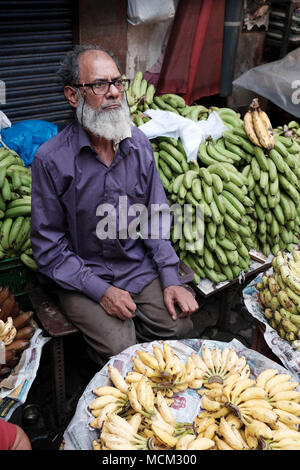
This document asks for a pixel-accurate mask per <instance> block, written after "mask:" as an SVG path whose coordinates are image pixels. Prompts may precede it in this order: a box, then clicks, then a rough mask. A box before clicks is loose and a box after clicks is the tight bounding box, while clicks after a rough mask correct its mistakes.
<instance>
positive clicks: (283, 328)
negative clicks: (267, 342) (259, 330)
mask: <svg viewBox="0 0 300 470" xmlns="http://www.w3.org/2000/svg"><path fill="white" fill-rule="evenodd" d="M291 255H292V256H291V258H289V257H288V256H287V255H286V254H285V253H282V252H281V251H280V252H279V253H278V255H277V256H275V257H274V258H273V260H272V267H273V273H272V275H270V276H267V275H265V274H264V275H263V276H262V282H261V283H258V284H257V289H258V290H259V296H260V300H261V302H262V304H263V306H264V315H265V317H266V318H267V320H268V321H269V323H270V325H271V326H272V328H274V329H276V330H277V331H278V333H279V335H280V336H281V337H282V338H283V339H286V340H287V341H289V342H290V343H293V342H294V341H296V340H299V339H300V252H299V251H297V250H296V249H292V253H291Z"/></svg>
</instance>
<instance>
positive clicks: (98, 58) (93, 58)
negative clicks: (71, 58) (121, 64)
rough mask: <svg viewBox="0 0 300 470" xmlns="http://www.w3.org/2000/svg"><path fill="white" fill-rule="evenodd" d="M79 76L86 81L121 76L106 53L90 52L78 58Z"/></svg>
mask: <svg viewBox="0 0 300 470" xmlns="http://www.w3.org/2000/svg"><path fill="white" fill-rule="evenodd" d="M78 66H79V76H80V78H81V79H84V81H86V82H87V81H88V80H94V79H96V78H105V77H107V76H108V77H110V76H111V75H114V76H117V75H119V70H118V67H117V65H116V63H115V62H114V60H113V59H112V58H111V57H110V56H109V55H108V54H107V53H106V52H104V51H98V50H94V49H92V50H89V51H85V52H83V53H82V54H80V56H79V58H78Z"/></svg>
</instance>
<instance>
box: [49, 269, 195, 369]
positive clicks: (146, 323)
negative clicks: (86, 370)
mask: <svg viewBox="0 0 300 470" xmlns="http://www.w3.org/2000/svg"><path fill="white" fill-rule="evenodd" d="M54 293H55V294H56V295H57V297H58V299H59V302H60V305H61V308H62V310H63V312H64V314H65V315H66V316H67V317H68V318H69V319H70V321H71V322H72V323H73V324H74V325H75V326H77V328H78V329H79V330H80V331H81V332H82V334H83V336H84V339H85V341H86V342H87V344H88V346H89V348H88V349H89V354H90V356H91V357H92V359H93V360H94V361H95V362H97V363H98V364H99V365H101V366H103V365H104V364H105V363H106V362H107V361H108V360H109V358H110V357H111V356H114V355H116V354H119V353H120V352H121V351H123V350H124V349H126V348H128V347H129V346H132V345H134V344H136V343H141V342H148V341H154V340H158V339H179V338H187V337H191V336H190V335H191V334H192V330H193V323H192V320H191V318H190V317H188V318H178V319H177V320H173V319H172V318H171V316H170V314H169V312H168V310H167V308H166V306H165V304H164V300H163V292H162V289H161V284H160V281H159V279H158V278H157V279H155V280H154V281H152V282H151V283H150V284H148V285H147V286H146V287H145V288H144V289H143V290H142V291H141V292H140V293H139V294H133V293H131V296H132V299H133V300H134V302H135V304H136V306H137V309H136V312H135V316H134V317H133V318H132V319H128V320H125V321H123V320H120V319H119V318H116V317H112V316H110V315H108V314H107V313H106V311H105V310H104V309H103V308H102V307H101V305H100V304H98V303H97V302H95V301H93V300H91V299H90V298H89V297H87V296H85V295H83V294H80V293H77V292H73V291H69V290H65V289H62V288H60V287H56V288H55V289H54Z"/></svg>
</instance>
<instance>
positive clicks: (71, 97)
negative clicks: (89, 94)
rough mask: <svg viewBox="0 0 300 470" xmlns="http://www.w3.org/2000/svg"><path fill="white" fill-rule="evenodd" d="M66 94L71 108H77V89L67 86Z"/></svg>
mask: <svg viewBox="0 0 300 470" xmlns="http://www.w3.org/2000/svg"><path fill="white" fill-rule="evenodd" d="M64 94H65V97H66V99H67V100H68V102H69V104H70V105H71V106H73V108H77V106H78V95H77V91H76V90H75V88H73V87H71V86H69V85H67V86H65V88H64Z"/></svg>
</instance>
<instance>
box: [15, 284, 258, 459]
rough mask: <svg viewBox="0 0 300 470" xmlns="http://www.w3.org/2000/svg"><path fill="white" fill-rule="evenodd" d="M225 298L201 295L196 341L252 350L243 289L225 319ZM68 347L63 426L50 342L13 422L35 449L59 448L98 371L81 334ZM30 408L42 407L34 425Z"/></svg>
mask: <svg viewBox="0 0 300 470" xmlns="http://www.w3.org/2000/svg"><path fill="white" fill-rule="evenodd" d="M248 282H250V281H248ZM244 287H245V286H244ZM224 296H225V294H224V292H222V291H220V292H219V293H218V294H217V295H214V296H212V297H208V298H203V297H202V296H201V295H199V294H197V300H198V303H199V306H200V308H199V312H197V313H196V314H195V315H194V316H193V322H194V333H193V337H194V338H204V339H212V340H218V341H225V342H227V341H231V340H232V339H233V338H237V339H238V340H239V341H241V342H242V343H243V344H245V346H247V347H251V346H252V343H253V335H254V327H255V322H254V319H253V317H252V316H251V315H250V314H249V312H248V311H247V309H246V308H245V306H244V305H243V300H242V288H241V286H239V285H238V284H236V285H235V286H233V287H231V288H230V305H228V304H227V307H228V311H227V314H226V318H224V312H225V306H224V301H225V298H224ZM225 303H226V302H225ZM64 343H65V346H64V348H65V349H64V350H65V368H66V370H65V377H66V393H67V400H68V407H67V410H66V413H65V420H64V422H63V424H62V425H60V426H58V425H57V423H56V420H55V416H54V408H53V402H52V397H51V374H50V342H48V343H47V344H46V345H45V346H44V348H43V351H42V357H41V362H40V367H39V369H38V373H37V376H36V379H35V381H34V383H33V385H32V387H31V389H30V391H29V394H28V397H27V400H26V403H25V405H22V406H20V407H19V408H18V409H17V410H16V411H15V413H14V414H13V416H12V418H11V421H12V422H15V423H17V424H19V425H21V426H22V427H23V429H24V430H25V431H26V432H27V434H28V436H29V437H30V439H31V442H32V446H33V449H44V450H49V449H53V450H55V449H58V448H59V445H60V442H61V439H62V435H63V432H64V430H65V428H66V427H67V425H68V422H69V421H70V419H71V418H72V416H73V414H74V412H75V409H76V404H77V401H78V399H79V398H80V396H81V395H82V393H83V391H84V390H85V388H86V386H87V385H88V383H89V382H90V380H91V379H92V378H93V376H94V375H95V373H96V372H97V371H98V367H97V365H96V364H94V363H93V362H92V361H91V360H90V358H89V356H88V355H87V352H86V347H85V343H84V341H83V339H82V337H81V336H80V334H79V333H78V334H75V335H72V336H69V337H66V338H65V340H64ZM29 404H37V405H38V407H39V415H38V418H37V420H36V422H34V423H33V424H29V423H28V422H26V421H25V419H24V409H25V406H27V405H29Z"/></svg>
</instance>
